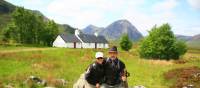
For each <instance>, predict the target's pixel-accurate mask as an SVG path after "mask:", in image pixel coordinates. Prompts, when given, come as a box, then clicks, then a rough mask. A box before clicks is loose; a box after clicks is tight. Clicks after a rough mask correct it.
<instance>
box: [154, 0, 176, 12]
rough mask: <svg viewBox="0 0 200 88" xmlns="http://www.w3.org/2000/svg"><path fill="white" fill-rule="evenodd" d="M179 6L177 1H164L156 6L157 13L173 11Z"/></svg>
mask: <svg viewBox="0 0 200 88" xmlns="http://www.w3.org/2000/svg"><path fill="white" fill-rule="evenodd" d="M177 5H178V3H177V0H163V1H162V2H158V3H156V4H155V5H154V7H153V9H154V10H155V11H171V10H172V9H174V8H175V7H176V6H177Z"/></svg>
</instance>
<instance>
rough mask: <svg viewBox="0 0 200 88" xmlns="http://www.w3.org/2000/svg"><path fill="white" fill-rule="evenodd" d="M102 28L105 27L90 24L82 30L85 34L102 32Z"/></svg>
mask: <svg viewBox="0 0 200 88" xmlns="http://www.w3.org/2000/svg"><path fill="white" fill-rule="evenodd" d="M102 30H104V28H103V27H96V26H94V25H89V26H87V27H86V28H84V29H83V30H82V32H83V33H85V34H94V33H95V32H97V33H98V32H100V31H102Z"/></svg>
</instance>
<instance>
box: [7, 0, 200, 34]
mask: <svg viewBox="0 0 200 88" xmlns="http://www.w3.org/2000/svg"><path fill="white" fill-rule="evenodd" d="M6 1H8V2H11V3H12V4H15V5H18V6H23V7H25V8H28V9H32V10H39V11H40V12H42V13H43V14H44V15H45V16H47V17H48V18H50V19H53V20H54V21H56V22H57V23H60V24H69V25H71V26H73V27H75V28H80V29H82V28H85V27H86V26H88V25H90V24H93V25H96V26H98V27H106V26H108V25H109V24H110V23H112V22H114V21H116V20H120V19H127V20H129V21H130V22H131V23H132V24H133V25H134V26H136V28H137V29H138V30H139V31H140V32H142V34H143V35H147V34H148V32H147V31H148V30H150V29H151V28H152V27H153V26H154V25H155V24H157V25H161V24H163V23H169V24H170V25H171V26H172V30H173V31H174V33H175V34H182V35H191V36H192V35H196V34H200V0H6Z"/></svg>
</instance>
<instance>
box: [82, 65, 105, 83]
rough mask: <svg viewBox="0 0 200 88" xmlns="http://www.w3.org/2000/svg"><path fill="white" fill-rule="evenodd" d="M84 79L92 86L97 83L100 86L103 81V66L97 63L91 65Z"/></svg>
mask: <svg viewBox="0 0 200 88" xmlns="http://www.w3.org/2000/svg"><path fill="white" fill-rule="evenodd" d="M85 79H86V81H87V82H88V83H90V84H92V85H96V84H97V83H99V84H101V83H102V81H103V79H104V68H103V65H102V64H98V63H97V62H94V63H93V64H91V65H90V66H89V67H88V69H87V72H86V74H85Z"/></svg>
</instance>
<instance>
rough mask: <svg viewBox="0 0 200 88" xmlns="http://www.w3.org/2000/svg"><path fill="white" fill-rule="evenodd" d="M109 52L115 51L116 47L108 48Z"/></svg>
mask: <svg viewBox="0 0 200 88" xmlns="http://www.w3.org/2000/svg"><path fill="white" fill-rule="evenodd" d="M109 52H117V47H116V46H113V47H112V48H110V49H109Z"/></svg>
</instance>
